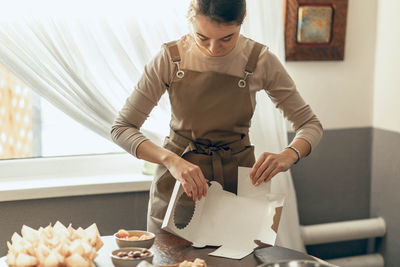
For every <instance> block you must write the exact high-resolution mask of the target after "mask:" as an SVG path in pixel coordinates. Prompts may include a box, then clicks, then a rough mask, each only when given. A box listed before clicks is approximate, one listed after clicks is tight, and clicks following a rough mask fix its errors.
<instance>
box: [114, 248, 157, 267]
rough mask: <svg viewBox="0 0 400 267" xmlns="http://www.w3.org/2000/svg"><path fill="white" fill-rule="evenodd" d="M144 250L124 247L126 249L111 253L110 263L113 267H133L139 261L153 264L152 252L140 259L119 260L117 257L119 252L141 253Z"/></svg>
mask: <svg viewBox="0 0 400 267" xmlns="http://www.w3.org/2000/svg"><path fill="white" fill-rule="evenodd" d="M143 249H144V248H137V247H126V248H120V249H116V250H113V251H112V252H111V261H112V263H113V264H114V266H115V267H133V266H137V265H138V264H139V263H140V262H141V261H144V260H145V261H147V262H149V263H152V262H153V256H154V254H153V252H151V251H149V252H150V255H149V256H147V257H141V258H121V257H118V256H117V255H118V253H119V252H126V253H128V252H130V251H133V252H135V251H142V250H143Z"/></svg>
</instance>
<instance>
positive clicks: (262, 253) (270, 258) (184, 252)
mask: <svg viewBox="0 0 400 267" xmlns="http://www.w3.org/2000/svg"><path fill="white" fill-rule="evenodd" d="M102 240H103V242H104V246H103V247H102V248H101V249H100V251H99V255H98V256H97V258H96V260H95V263H96V266H97V267H112V266H113V264H112V262H111V257H110V255H111V251H113V250H114V249H117V248H118V247H117V244H116V242H115V240H114V237H113V236H103V237H102ZM215 249H216V247H205V248H201V249H197V248H194V247H192V246H191V243H190V242H188V241H186V240H184V239H182V238H180V237H177V236H175V235H172V234H159V235H157V236H156V240H155V242H154V245H153V246H152V247H151V249H150V250H151V251H152V252H153V253H154V258H153V264H154V265H156V266H160V265H168V264H175V263H179V262H182V261H184V260H186V259H195V258H201V259H204V260H205V261H206V262H207V266H208V267H224V266H229V267H236V266H241V267H243V266H245V267H255V266H258V265H260V264H262V263H271V262H276V261H279V260H297V259H298V260H316V261H319V262H323V261H322V260H320V259H317V258H315V257H313V256H310V255H307V254H304V253H301V252H297V251H294V250H291V249H287V248H282V247H268V248H260V249H256V250H255V251H254V252H253V253H252V254H250V255H248V256H247V257H245V258H243V259H241V260H233V259H226V258H220V257H215V256H208V253H210V252H212V251H214V250H215ZM5 260H6V257H2V258H0V267H7V264H6V263H5Z"/></svg>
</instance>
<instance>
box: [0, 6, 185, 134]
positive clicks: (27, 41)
mask: <svg viewBox="0 0 400 267" xmlns="http://www.w3.org/2000/svg"><path fill="white" fill-rule="evenodd" d="M88 2H92V4H93V6H97V4H98V3H97V2H95V1H92V0H90V1H89V0H88ZM60 3H61V2H60ZM85 3H86V4H87V2H85ZM188 3H189V2H188V1H187V0H175V1H160V0H158V1H157V0H151V1H150V0H149V1H141V3H140V5H137V2H136V4H135V1H116V2H113V4H112V5H111V4H110V5H103V6H102V9H92V8H91V7H90V6H88V8H87V9H86V12H87V13H84V12H83V11H82V8H83V7H82V4H81V3H75V2H74V1H72V4H71V5H69V4H68V5H65V6H64V7H61V8H60V7H55V8H53V9H51V8H48V10H47V12H44V11H43V10H41V9H40V10H39V9H38V10H36V13H35V11H32V13H31V14H23V16H21V14H20V13H15V14H14V15H15V16H11V15H9V16H7V17H6V18H0V63H1V64H3V65H4V66H5V67H6V68H7V69H9V70H10V71H11V72H13V73H14V74H15V75H16V76H17V77H18V78H20V79H21V80H22V81H23V82H24V83H25V84H27V85H28V86H29V87H30V88H31V89H33V90H35V91H36V92H37V93H38V94H39V95H41V96H42V97H44V98H45V99H47V100H48V101H49V102H50V103H52V104H53V105H54V106H56V107H57V108H58V109H60V110H62V111H63V112H65V113H66V114H68V115H69V116H70V117H72V118H73V119H75V120H76V121H78V122H79V123H81V124H83V125H84V126H86V127H88V128H89V129H91V130H92V131H94V132H96V133H98V134H99V135H101V136H103V137H105V138H107V139H110V133H109V131H110V128H111V124H112V122H113V119H114V117H115V115H116V114H117V111H118V110H119V109H120V108H121V106H122V105H123V103H124V101H125V99H126V97H127V96H128V95H129V94H130V93H131V91H132V89H133V87H134V85H135V83H136V82H137V80H138V78H139V76H140V74H141V73H142V71H143V67H144V65H145V64H146V62H147V61H149V59H150V58H151V57H152V56H153V55H154V54H155V53H156V52H157V51H158V50H159V49H160V47H161V45H162V43H164V42H167V41H170V40H173V39H177V38H179V37H180V36H182V35H183V34H184V33H186V32H187V28H188V27H187V22H186V18H185V15H186V10H187V7H188ZM61 4H62V3H61ZM5 7H6V8H7V6H5ZM154 7H157V8H154ZM32 8H33V7H32ZM62 8H64V9H66V10H63V9H62ZM60 10H63V11H64V13H59V11H60ZM79 10H80V13H79V12H78V14H77V13H76V11H79ZM166 10H168V14H167V13H166V12H165V11H166ZM13 11H14V12H17V11H19V9H17V8H16V10H10V11H9V12H13ZM3 12H4V13H7V11H6V10H3ZM96 12H97V13H96ZM93 13H96V14H97V15H94V14H93ZM35 15H36V16H35ZM160 109H164V110H167V109H168V105H167V101H166V98H165V97H164V98H163V99H162V100H161V103H160V105H159V106H158V107H156V108H155V111H154V112H153V114H152V115H153V116H152V117H151V119H149V120H148V121H147V122H146V124H145V125H144V129H145V130H146V129H152V131H145V132H146V135H148V136H149V137H153V138H154V137H155V135H153V134H152V132H153V133H154V132H156V133H159V132H162V133H163V134H167V133H168V129H167V128H168V123H167V122H168V120H169V116H168V114H167V113H168V112H167V113H166V112H161V110H160Z"/></svg>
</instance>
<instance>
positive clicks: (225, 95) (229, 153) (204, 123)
mask: <svg viewBox="0 0 400 267" xmlns="http://www.w3.org/2000/svg"><path fill="white" fill-rule="evenodd" d="M167 47H168V49H169V52H170V55H171V59H172V62H173V63H175V64H176V71H175V74H174V77H173V79H172V82H171V84H170V85H169V88H168V93H169V98H170V102H171V107H172V117H173V119H172V120H171V132H170V135H169V136H168V137H166V139H165V141H164V145H163V146H164V148H166V149H168V150H170V151H172V152H174V153H176V154H177V155H180V156H181V157H182V158H184V159H185V160H187V161H189V162H192V163H193V164H195V165H198V166H199V167H200V168H201V170H202V172H203V174H204V176H205V178H206V179H208V180H210V181H213V180H215V181H217V182H219V183H220V184H221V185H222V186H223V188H224V190H227V191H230V192H233V193H236V192H237V170H238V166H244V167H252V166H253V164H254V162H255V157H254V147H253V146H252V145H251V143H250V140H249V137H248V129H249V127H250V121H251V117H252V116H253V107H252V104H251V100H250V91H249V87H248V83H247V82H246V79H247V78H248V75H251V74H252V73H253V71H254V69H255V67H256V64H257V60H258V56H259V53H260V51H261V49H262V45H261V44H259V43H254V46H253V49H252V52H251V54H250V57H249V60H248V63H247V65H246V68H245V70H244V75H243V77H236V76H231V75H228V74H224V73H218V72H198V71H193V70H187V69H180V68H179V63H180V61H181V58H180V55H179V50H178V47H177V43H176V42H170V43H168V44H167ZM233 63H234V62H233ZM237 129H242V131H243V129H245V131H246V132H245V133H243V132H239V131H238V130H237ZM175 182H176V179H175V178H174V177H173V176H172V175H171V174H170V173H169V171H168V170H167V169H166V168H165V167H164V166H162V165H159V166H158V168H157V171H156V175H155V178H154V180H153V182H152V185H151V188H150V200H149V209H148V217H147V229H148V231H151V232H154V233H161V232H163V230H161V224H162V221H163V219H164V216H165V212H166V210H167V207H168V203H169V200H170V197H171V194H172V190H173V188H174V185H175ZM178 206H179V209H177V210H180V211H181V213H180V214H178V216H175V224H176V225H177V226H178V227H179V228H182V227H184V226H185V225H186V224H187V223H188V221H190V217H191V214H192V213H193V210H194V208H193V207H194V202H193V201H192V200H191V199H190V198H188V197H187V196H186V195H183V196H182V199H181V200H180V201H179V203H178Z"/></svg>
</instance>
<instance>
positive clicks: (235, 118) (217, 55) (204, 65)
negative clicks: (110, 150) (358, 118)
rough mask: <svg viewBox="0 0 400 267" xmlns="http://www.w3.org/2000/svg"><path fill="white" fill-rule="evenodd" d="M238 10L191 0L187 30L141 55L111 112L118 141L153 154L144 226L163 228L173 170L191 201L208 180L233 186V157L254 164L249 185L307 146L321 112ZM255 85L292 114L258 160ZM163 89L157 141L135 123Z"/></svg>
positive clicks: (234, 2)
mask: <svg viewBox="0 0 400 267" xmlns="http://www.w3.org/2000/svg"><path fill="white" fill-rule="evenodd" d="M245 15H246V3H245V0H192V2H191V5H190V8H189V12H188V18H189V21H190V25H191V33H190V34H187V35H185V36H183V37H182V38H181V39H180V40H178V41H174V42H170V43H167V44H165V45H164V46H163V47H162V49H161V51H160V52H159V53H158V54H157V55H156V56H155V57H154V58H153V59H152V60H151V61H150V62H149V63H148V64H147V65H146V67H145V71H144V73H143V75H142V77H141V79H140V80H139V82H138V84H137V85H136V87H135V90H134V91H133V93H132V94H131V95H130V96H129V98H128V99H127V101H126V104H125V106H124V107H123V108H122V110H121V111H120V113H119V115H118V116H117V118H116V120H115V122H114V125H113V127H112V130H111V134H112V138H113V140H114V141H115V142H116V143H117V144H118V145H120V146H121V147H123V148H124V149H125V150H126V151H128V152H129V153H131V154H133V155H134V156H136V157H138V158H140V159H144V160H147V161H151V162H154V163H157V164H159V166H158V169H157V173H156V177H155V179H154V180H153V183H152V186H151V189H150V200H149V211H148V220H147V227H148V230H149V231H151V232H155V233H159V232H162V230H161V228H160V227H161V224H162V220H163V218H164V216H165V212H166V209H167V206H168V203H169V199H170V196H171V193H172V189H173V187H174V184H175V181H176V180H178V181H180V182H181V184H182V186H183V188H184V190H185V192H186V194H187V196H189V197H192V199H193V201H198V200H200V199H201V198H202V197H204V196H206V194H207V182H208V181H211V180H216V181H217V182H219V183H221V185H223V187H224V190H227V191H230V192H233V193H236V190H237V168H238V166H244V167H251V168H252V169H251V172H250V179H251V181H252V183H253V184H254V185H255V186H257V185H259V184H260V183H262V182H267V181H269V180H271V179H272V177H274V176H275V175H276V174H277V173H279V172H283V171H286V170H288V169H289V168H290V167H291V166H292V165H293V164H295V163H296V162H298V161H299V160H300V158H302V157H304V156H306V155H308V154H309V153H310V151H311V149H312V148H313V147H315V146H316V145H317V143H318V142H319V140H320V138H321V136H322V127H321V124H320V122H319V120H318V119H317V118H316V116H315V115H314V114H313V112H312V111H311V109H310V107H309V106H308V105H306V104H305V103H304V101H303V99H302V98H301V96H300V95H299V93H298V92H297V90H296V87H295V85H294V83H293V81H292V80H291V78H290V77H289V76H288V74H287V72H286V71H285V69H284V68H283V66H282V65H281V64H280V62H279V60H278V59H277V58H276V57H275V56H274V55H273V54H272V53H271V52H270V51H269V50H268V48H267V47H265V46H263V45H261V44H259V43H256V42H254V41H253V40H250V39H248V38H246V37H244V36H242V35H241V34H240V28H241V24H242V22H243V20H244V18H245ZM262 89H264V90H265V91H266V92H267V94H268V95H269V97H270V99H271V100H272V101H273V102H274V103H275V104H276V106H277V108H279V109H281V110H282V112H283V114H284V116H285V117H286V118H287V119H288V120H289V121H291V122H292V124H293V126H294V129H295V130H296V136H295V138H294V140H293V141H292V142H291V144H290V146H288V147H287V148H286V149H284V150H283V151H282V152H281V153H278V154H274V153H269V152H265V153H263V154H262V155H261V156H260V157H259V158H258V159H257V161H256V160H255V157H254V147H253V146H252V145H251V143H250V140H249V137H248V132H249V127H250V120H251V117H252V115H253V111H254V108H255V94H256V92H257V91H260V90H262ZM165 91H168V94H169V98H170V102H171V108H172V117H171V122H170V127H171V131H170V135H169V136H168V137H167V138H166V140H165V142H164V145H163V147H159V146H157V145H155V144H154V143H152V142H151V141H150V140H148V139H147V138H146V137H144V136H143V135H142V133H141V132H140V127H141V125H142V124H143V122H144V121H145V119H146V117H147V116H148V114H149V113H150V111H151V110H152V108H153V107H154V106H155V105H156V104H157V102H158V100H159V99H160V97H161V96H162V94H163V93H164V92H165ZM185 205H189V206H190V204H185ZM182 220H183V222H182V223H184V219H182Z"/></svg>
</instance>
